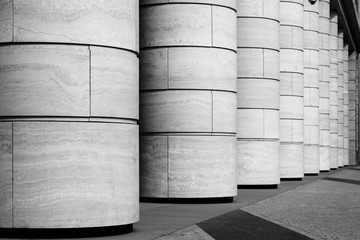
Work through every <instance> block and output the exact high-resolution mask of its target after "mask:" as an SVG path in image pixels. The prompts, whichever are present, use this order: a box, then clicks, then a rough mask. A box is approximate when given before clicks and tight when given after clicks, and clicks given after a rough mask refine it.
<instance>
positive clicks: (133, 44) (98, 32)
mask: <svg viewBox="0 0 360 240" xmlns="http://www.w3.org/2000/svg"><path fill="white" fill-rule="evenodd" d="M138 4H139V2H138V0H136V1H134V0H121V1H119V0H111V1H107V2H103V1H87V0H79V1H57V0H48V1H42V0H31V1H29V0H13V9H12V11H13V19H14V22H13V28H14V29H13V41H14V42H53V43H80V44H93V45H104V46H112V47H118V48H125V49H129V50H132V51H136V52H138V45H139V44H138V24H139V22H138V18H139V17H138V8H139V6H138Z"/></svg>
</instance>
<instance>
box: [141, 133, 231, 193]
mask: <svg viewBox="0 0 360 240" xmlns="http://www.w3.org/2000/svg"><path fill="white" fill-rule="evenodd" d="M235 142H236V138H235V137H234V136H170V135H169V136H153V135H152V136H142V137H141V145H140V149H141V151H140V152H141V153H140V154H141V158H140V159H141V160H140V161H141V164H140V166H141V167H140V169H141V171H140V172H141V174H140V181H141V196H142V197H157V198H168V197H169V198H208V197H224V196H235V195H236V175H235V164H236V162H235Z"/></svg>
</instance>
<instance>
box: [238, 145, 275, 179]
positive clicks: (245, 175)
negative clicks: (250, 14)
mask: <svg viewBox="0 0 360 240" xmlns="http://www.w3.org/2000/svg"><path fill="white" fill-rule="evenodd" d="M279 147H280V143H279V142H278V141H266V140H243V139H240V140H238V141H237V165H238V167H237V178H238V185H275V184H279V183H280V173H279Z"/></svg>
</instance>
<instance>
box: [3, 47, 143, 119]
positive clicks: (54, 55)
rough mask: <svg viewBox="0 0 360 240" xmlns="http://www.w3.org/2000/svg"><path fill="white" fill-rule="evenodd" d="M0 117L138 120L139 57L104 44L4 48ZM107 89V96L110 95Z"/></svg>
mask: <svg viewBox="0 0 360 240" xmlns="http://www.w3.org/2000/svg"><path fill="white" fill-rule="evenodd" d="M0 66H1V70H0V78H1V79H2V81H1V82H0V115H1V116H3V117H5V116H6V117H11V116H17V117H19V116H21V117H26V116H31V117H34V116H38V117H43V116H53V117H55V116H61V117H115V118H128V119H138V98H139V93H138V59H137V57H136V55H135V54H134V53H131V52H128V51H124V50H119V49H114V48H104V47H93V46H92V47H90V49H89V47H86V46H77V45H57V44H56V45H55V44H39V45H35V44H24V45H6V46H1V47H0ZM105 93H106V94H105Z"/></svg>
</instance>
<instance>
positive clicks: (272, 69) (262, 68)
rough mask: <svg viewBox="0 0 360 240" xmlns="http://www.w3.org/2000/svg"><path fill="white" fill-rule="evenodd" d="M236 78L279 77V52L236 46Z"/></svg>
mask: <svg viewBox="0 0 360 240" xmlns="http://www.w3.org/2000/svg"><path fill="white" fill-rule="evenodd" d="M237 63H238V66H239V67H238V68H237V76H238V78H240V77H241V78H269V79H279V72H280V71H279V52H278V51H274V50H271V49H269V50H268V49H257V48H238V50H237Z"/></svg>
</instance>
